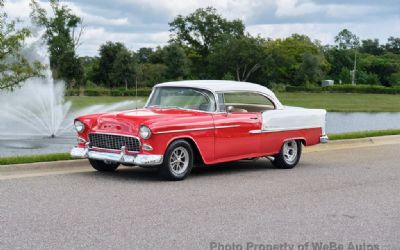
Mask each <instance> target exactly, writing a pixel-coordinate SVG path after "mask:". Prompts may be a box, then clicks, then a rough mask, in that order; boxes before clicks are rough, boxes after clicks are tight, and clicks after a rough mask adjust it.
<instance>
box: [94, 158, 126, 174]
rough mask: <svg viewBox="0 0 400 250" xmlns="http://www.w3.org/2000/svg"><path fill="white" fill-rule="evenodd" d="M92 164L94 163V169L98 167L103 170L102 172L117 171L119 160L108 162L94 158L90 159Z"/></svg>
mask: <svg viewBox="0 0 400 250" xmlns="http://www.w3.org/2000/svg"><path fill="white" fill-rule="evenodd" d="M89 162H90V165H92V167H93V168H94V169H96V170H97V171H101V172H113V171H115V170H116V169H117V168H118V166H119V163H117V162H108V161H107V162H106V161H102V160H94V159H89Z"/></svg>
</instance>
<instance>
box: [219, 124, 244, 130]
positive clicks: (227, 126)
mask: <svg viewBox="0 0 400 250" xmlns="http://www.w3.org/2000/svg"><path fill="white" fill-rule="evenodd" d="M236 127H240V125H239V124H237V125H226V126H215V128H216V129H220V128H236Z"/></svg>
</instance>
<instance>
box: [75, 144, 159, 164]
mask: <svg viewBox="0 0 400 250" xmlns="http://www.w3.org/2000/svg"><path fill="white" fill-rule="evenodd" d="M71 156H72V157H74V158H89V159H95V160H104V161H113V162H120V163H124V164H133V165H137V166H155V165H160V164H161V163H162V161H163V156H162V155H145V154H136V155H128V154H125V153H124V151H123V150H121V153H110V152H100V151H93V150H90V149H89V148H78V147H75V148H73V149H72V150H71Z"/></svg>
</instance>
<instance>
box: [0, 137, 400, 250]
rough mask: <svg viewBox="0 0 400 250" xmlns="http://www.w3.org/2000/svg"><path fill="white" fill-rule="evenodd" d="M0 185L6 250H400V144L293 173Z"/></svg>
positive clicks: (218, 170) (333, 153)
mask: <svg viewBox="0 0 400 250" xmlns="http://www.w3.org/2000/svg"><path fill="white" fill-rule="evenodd" d="M57 171H58V172H57ZM0 175H1V173H0ZM0 177H2V178H0V249H221V250H233V249H237V250H239V249H252V250H253V249H254V250H255V249H257V250H263V249H264V250H266V249H323V248H318V247H317V246H321V247H322V246H323V245H324V244H327V246H328V247H329V248H325V249H329V250H331V249H332V250H333V249H341V248H340V246H341V245H343V249H360V250H369V249H371V250H372V249H400V144H392V145H379V146H371V147H363V148H351V149H339V150H329V151H321V152H308V153H305V154H303V157H302V159H301V161H300V164H299V165H298V166H297V167H296V168H294V169H292V170H280V169H276V168H274V167H273V166H272V165H271V164H270V162H269V161H268V160H256V161H241V162H234V163H229V164H222V165H216V166H208V167H203V168H197V169H194V171H193V172H192V174H191V176H190V177H189V178H187V179H186V180H185V181H181V182H167V181H162V180H160V179H159V178H158V176H157V174H156V172H155V171H154V170H151V169H142V168H121V169H120V170H118V171H117V172H115V173H100V172H95V171H93V170H91V169H90V168H89V167H88V165H86V164H85V163H83V165H82V167H78V168H74V169H71V171H69V170H68V169H63V170H51V169H50V170H45V171H36V172H35V174H31V175H29V174H8V175H3V176H0ZM273 247H276V248H273ZM292 247H293V248H292ZM335 247H336V248H335ZM352 247H353V248H352ZM356 247H358V248H356ZM361 247H362V248H361Z"/></svg>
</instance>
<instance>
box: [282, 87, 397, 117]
mask: <svg viewBox="0 0 400 250" xmlns="http://www.w3.org/2000/svg"><path fill="white" fill-rule="evenodd" d="M277 96H278V98H279V100H280V101H281V102H282V103H283V104H284V105H288V106H299V107H305V108H322V109H326V110H328V111H335V112H400V95H384V94H346V93H304V92H297V93H284V92H282V93H277Z"/></svg>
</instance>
